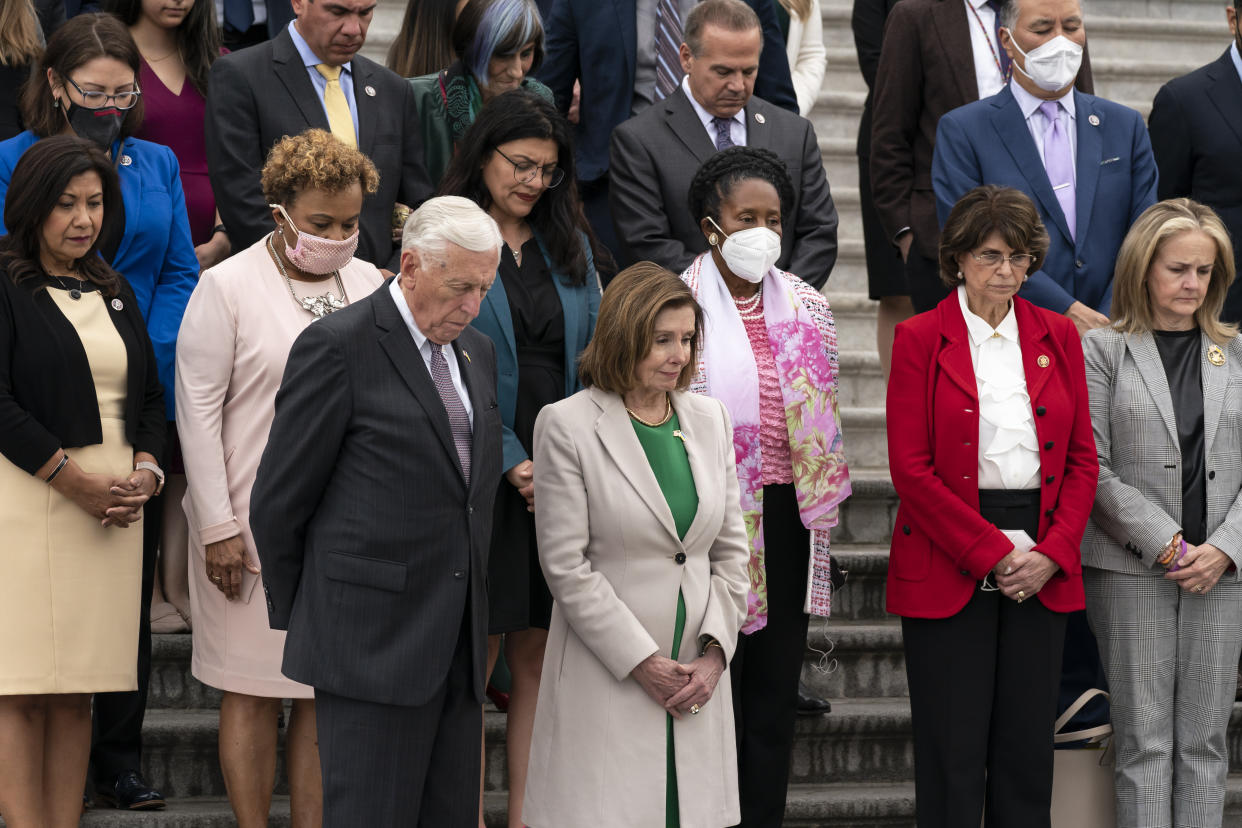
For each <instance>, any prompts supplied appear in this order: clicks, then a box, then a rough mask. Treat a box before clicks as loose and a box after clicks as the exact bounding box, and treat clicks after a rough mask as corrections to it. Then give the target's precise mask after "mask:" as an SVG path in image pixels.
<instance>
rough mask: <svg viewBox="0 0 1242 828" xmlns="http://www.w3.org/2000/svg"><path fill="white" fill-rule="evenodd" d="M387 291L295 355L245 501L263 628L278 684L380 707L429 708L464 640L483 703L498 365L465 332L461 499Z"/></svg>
mask: <svg viewBox="0 0 1242 828" xmlns="http://www.w3.org/2000/svg"><path fill="white" fill-rule="evenodd" d="M391 281H392V280H391V279H390V280H389V281H388V282H385V283H384V284H383V285H382V286H381V287H380V288H379V289H377V290H376V291H375V292H374V293H372V294H371V295H370V296H369V297H367V298H366V299H363V300H362V301H360V302H357V303H355V304H353V305H350V306H349V307H348V308H345V309H344V310H341V311H338V312H336V313H334V314H332V315H331V316H329V317H327V318H325V319H322V320H320V321H319V322H316V323H315V324H313V325H311V326H309V327H308V328H307V329H306V330H305V331H303V332H302V333H301V334H300V335H299V336H298V338H297V340H295V341H294V343H293V348H292V350H291V351H290V353H289V361H288V363H287V365H286V367H285V374H284V379H283V380H282V382H281V386H280V391H279V393H278V394H277V395H276V416H275V419H274V420H273V422H272V430H271V434H270V437H269V438H268V443H267V448H266V449H265V450H264V452H263V459H262V460H261V461H260V464H259V471H258V474H257V476H256V478H255V484H254V490H253V491H252V493H251V500H250V526H251V529H252V530H253V532H254V538H255V546H256V547H257V549H258V552H259V556H260V557H261V558H262V560H263V588H264V591H265V592H266V593H267V609H268V616H269V619H270V621H271V625H272V628H273V629H277V630H288V631H289V635H288V637H287V639H286V641H285V655H284V664H283V668H282V669H283V671H284V674H285V675H286V676H288V677H289V678H292V679H294V680H295V681H300V682H303V683H305V684H309V685H312V686H313V687H316V688H320V689H323V690H327V691H328V692H330V693H333V694H336V695H339V696H347V697H349V698H353V699H361V700H364V701H370V702H375V703H379V704H397V705H421V704H425V703H426V702H427V701H428V700H429V699H431V697H432V696H433V695H434V694H435V693H436V691H437V690H438V689H439V688H440V686H441V685H442V683H443V681H444V678H445V676H446V675H447V673H448V670H449V666H450V663H451V661H452V657H453V651H454V648H455V646H456V644H457V638H458V635H459V633H460V634H463V635H467V636H469V640H470V644H471V649H472V654H473V667H474V691H475V695H476V697H477V698H478V700H479V702H480V703H481V702H482V700H483V686H484V673H485V665H486V659H487V580H486V579H487V548H488V544H489V543H490V540H491V530H492V526H491V524H492V503H493V500H494V499H495V496H496V486H497V483H498V481H499V480H500V475H501V469H500V457H501V439H500V409H499V408H498V407H497V404H496V363H495V354H494V350H493V348H492V343H491V341H490V340H489V339H488V338H487V337H485V336H483V335H482V334H480V333H478V332H477V331H474V330H471V329H469V328H467V329H466V330H464V331H462V333H461V336H460V337H458V339H457V341H456V342H454V343H453V350H454V351H455V352H456V354H457V356H458V364H459V366H460V368H461V373H462V379H463V382H464V383H465V386H466V390H467V393H468V394H469V395H470V400H471V404H472V406H473V408H474V445H473V450H472V454H471V470H470V483H469V485H467V484H466V482H465V481H464V479H463V478H462V473H461V467H460V464H459V462H458V459H457V449H456V447H455V446H454V444H453V436H452V431H451V430H450V426H449V420H448V415H447V414H446V413H445V410H444V403H443V402H441V400H440V396H439V394H438V393H437V392H436V389H435V386H434V385H433V384H432V381H431V375H430V374H429V373H428V372H427V368H426V366H425V364H424V363H423V359H422V357H421V356H420V355H419V353H418V349H417V347H416V346H415V345H414V338H413V337H412V336H411V335H410V332H409V329H408V328H407V327H406V325H405V322H404V321H402V319H401V316H400V314H399V313H398V311H397V306H396V304H395V303H394V301H393V298H392V295H391V294H390V293H389V289H388V286H389V283H390V282H391ZM463 624H466V625H469V626H468V627H466V628H465V629H464V630H463V629H462V625H463Z"/></svg>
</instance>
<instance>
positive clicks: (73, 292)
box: [47, 273, 86, 302]
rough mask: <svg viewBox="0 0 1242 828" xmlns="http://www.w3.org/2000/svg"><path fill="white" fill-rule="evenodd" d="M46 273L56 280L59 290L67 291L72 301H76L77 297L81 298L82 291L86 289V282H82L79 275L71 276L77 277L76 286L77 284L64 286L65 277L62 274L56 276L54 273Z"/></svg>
mask: <svg viewBox="0 0 1242 828" xmlns="http://www.w3.org/2000/svg"><path fill="white" fill-rule="evenodd" d="M47 275H48V276H49V277H50V278H52V279H55V280H56V284H58V285H60V289H61V290H66V291H68V292H69V298H70V299H72V300H73V301H75V302H76V301H78V300H79V299H81V298H82V291H84V290H86V282H84V281H83V280H82V279H80V278H79V277H77V276H74V277H73V278H74V279H77V281H78V286H77V287H65V278H66V277H64V276H57V275H56V274H55V273H48V274H47Z"/></svg>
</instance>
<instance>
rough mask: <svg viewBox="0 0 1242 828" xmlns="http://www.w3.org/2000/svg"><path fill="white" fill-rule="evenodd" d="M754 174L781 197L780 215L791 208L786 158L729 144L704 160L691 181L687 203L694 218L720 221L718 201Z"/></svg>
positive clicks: (790, 210) (786, 214)
mask: <svg viewBox="0 0 1242 828" xmlns="http://www.w3.org/2000/svg"><path fill="white" fill-rule="evenodd" d="M754 178H758V179H760V180H761V181H766V182H768V183H769V184H771V185H772V187H773V188H774V189H775V190H776V194H777V195H778V196H780V199H781V218H782V220H784V219H785V218H787V217H788V216H789V214H790V213H791V212H793V203H794V188H793V182H792V181H790V180H789V170H787V169H786V168H785V162H784V161H782V160H781V159H780V158H779V157H778V156H777V155H776V153H774V152H772V151H771V150H765V149H758V148H756V147H729V148H728V149H727V150H722V151H720V152H718V153H716V154H715V155H713V156H712V157H711V158H708V159H707V160H706V161H704V162H703V165H702V166H701V167H699V171H698V172H696V173H695V174H694V180H693V181H691V182H690V191H689V193H687V194H686V204H687V206H688V207H689V208H690V213H691V215H692V216H694V220H695V222H699V221H702V220H703V219H704V217H706V216H711V217H712V218H713V219H715V220H716V221H720V204H721V202H722V201H724V200H725V199H726V198H728V197H729V195H730V194H731V193H732V192H733V188H734V187H735V186H737V185H738V184H740V183H742V182H743V181H749V180H751V179H754Z"/></svg>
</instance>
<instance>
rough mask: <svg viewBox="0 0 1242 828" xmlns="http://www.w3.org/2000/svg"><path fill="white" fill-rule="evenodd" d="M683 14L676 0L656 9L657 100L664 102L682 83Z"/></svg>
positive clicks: (661, 0)
mask: <svg viewBox="0 0 1242 828" xmlns="http://www.w3.org/2000/svg"><path fill="white" fill-rule="evenodd" d="M682 36H683V35H682V26H681V12H680V11H679V10H678V8H677V6H676V4H675V0H660V5H659V6H657V7H656V42H655V47H656V49H655V53H656V86H655V99H656V100H657V101H662V100H664V99H665V98H667V97H668V96H669V95H671V94H673V90H674V89H676V88H677V84H679V83H681V40H682Z"/></svg>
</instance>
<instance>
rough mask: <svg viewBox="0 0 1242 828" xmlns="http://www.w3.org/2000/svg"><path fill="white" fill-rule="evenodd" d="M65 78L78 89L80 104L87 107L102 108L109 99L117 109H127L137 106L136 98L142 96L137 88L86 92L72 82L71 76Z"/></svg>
mask: <svg viewBox="0 0 1242 828" xmlns="http://www.w3.org/2000/svg"><path fill="white" fill-rule="evenodd" d="M65 80H67V81H69V83H71V84H72V85H73V88H74V89H76V90H78V94H79V95H81V96H82V101H83V103H82V105H83V106H84V107H86V108H87V109H103V108H104V107H105V106H107V105H108V101H111V102H112V105H113V106H115V107H116V108H117V109H120V110H126V111H128V110H130V109H133V108H134V107H135V106H137V105H138V99H139V98H141V97H142V92H140V91H138V90H137V89H133V90H130V91H129V92H117V93H116V94H115V95H109V94H108V93H106V92H96V91H94V90H92V91H90V92H88V91H86V90H85V89H83V88H82V87H80V86H78V85H77V84H76V83H74V81H73V78H69V77H67V78H65Z"/></svg>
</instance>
